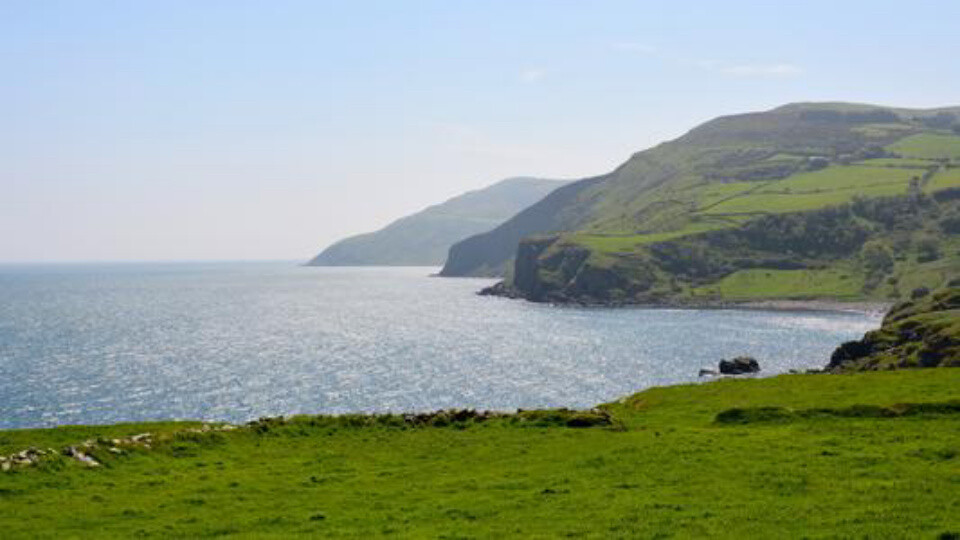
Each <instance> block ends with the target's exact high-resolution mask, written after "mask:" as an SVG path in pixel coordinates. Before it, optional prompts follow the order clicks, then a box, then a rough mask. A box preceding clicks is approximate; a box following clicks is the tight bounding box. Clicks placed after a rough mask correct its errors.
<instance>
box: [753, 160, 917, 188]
mask: <svg viewBox="0 0 960 540" xmlns="http://www.w3.org/2000/svg"><path fill="white" fill-rule="evenodd" d="M920 174H921V173H919V172H917V171H914V170H905V169H895V168H889V167H863V166H858V165H850V166H835V167H829V168H826V169H823V170H821V171H816V172H808V173H802V174H797V175H794V176H791V177H789V178H787V179H786V180H782V181H779V182H772V183H770V184H767V185H766V186H764V187H762V188H760V189H759V190H758V191H757V193H784V192H789V193H818V192H826V191H834V190H849V189H857V190H862V191H863V192H864V193H868V192H869V191H870V190H871V189H872V188H873V187H875V186H886V185H891V184H894V185H899V186H902V189H903V190H906V188H907V184H908V183H909V182H910V179H911V178H913V177H915V176H919V175H920Z"/></svg>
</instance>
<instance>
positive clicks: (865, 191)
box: [705, 183, 906, 214]
mask: <svg viewBox="0 0 960 540" xmlns="http://www.w3.org/2000/svg"><path fill="white" fill-rule="evenodd" d="M905 193H906V183H903V184H899V183H897V184H881V185H876V186H872V187H870V188H861V189H857V188H844V189H834V190H831V191H823V192H813V193H756V194H752V195H745V196H743V197H736V198H734V199H730V200H728V201H726V202H723V203H721V204H718V205H716V206H714V207H713V208H710V209H709V210H707V211H706V212H705V213H706V214H762V213H784V212H802V211H805V210H816V209H818V208H823V207H825V206H834V205H839V204H843V203H846V202H850V201H852V200H853V199H854V198H855V197H857V196H864V195H869V196H872V197H885V196H894V195H904V194H905Z"/></svg>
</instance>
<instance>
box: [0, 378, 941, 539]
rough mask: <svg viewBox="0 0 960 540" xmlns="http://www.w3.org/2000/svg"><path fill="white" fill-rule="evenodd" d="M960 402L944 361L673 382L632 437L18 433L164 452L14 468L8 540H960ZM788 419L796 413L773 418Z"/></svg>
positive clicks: (431, 432) (8, 481)
mask: <svg viewBox="0 0 960 540" xmlns="http://www.w3.org/2000/svg"><path fill="white" fill-rule="evenodd" d="M761 362H762V359H761ZM958 399H960V370H950V369H929V370H917V371H900V372H871V373H859V374H853V375H784V376H778V377H773V378H767V379H746V380H731V379H726V380H720V381H716V382H710V383H705V384H698V385H686V386H675V387H664V388H653V389H650V390H647V391H644V392H641V393H639V394H636V395H634V396H630V397H628V398H625V399H622V400H620V401H617V402H615V403H611V404H609V405H606V406H604V409H606V411H608V412H609V414H610V415H611V417H612V420H613V423H612V425H610V426H594V427H585V428H573V427H567V426H565V425H563V424H551V423H549V422H545V423H538V422H526V423H525V422H516V421H511V420H509V419H499V420H489V421H486V422H482V423H478V422H476V421H473V420H466V421H463V422H456V421H454V422H449V423H445V424H444V425H430V426H420V427H411V426H409V425H405V424H404V423H403V422H396V421H361V420H359V419H356V418H355V419H354V420H352V421H351V420H349V419H340V420H338V419H335V418H330V417H300V418H296V419H291V420H289V421H287V422H285V423H280V422H273V423H265V424H258V425H257V426H254V427H247V428H243V429H240V430H236V431H231V432H224V433H203V434H201V433H181V434H180V435H171V434H170V433H171V431H172V430H175V429H176V427H177V426H176V424H170V423H165V424H128V425H117V426H102V427H73V428H59V429H44V430H22V431H4V432H0V448H2V449H3V451H4V452H10V451H14V450H17V449H21V448H22V447H23V446H24V445H27V444H29V445H33V446H37V447H46V446H54V447H59V446H60V445H63V444H67V441H73V442H79V441H81V440H83V439H86V438H91V437H97V436H101V437H107V438H109V437H119V436H124V435H130V434H134V433H139V432H144V431H148V432H151V433H154V434H156V437H157V442H156V443H155V444H154V446H153V448H151V449H149V450H136V449H131V450H129V451H126V452H125V453H124V454H122V455H114V454H112V453H109V452H100V453H98V454H97V456H98V458H100V459H102V460H103V466H101V467H96V468H87V467H85V466H83V465H82V464H80V463H79V462H77V461H75V460H72V459H69V458H66V457H59V458H52V459H49V460H47V461H45V462H43V463H42V464H41V465H40V466H37V467H28V468H22V469H17V470H15V471H14V472H7V473H3V474H0V508H2V509H3V511H2V512H0V530H2V531H3V537H4V538H71V537H76V538H90V537H132V536H139V537H213V536H235V537H245V538H262V537H276V538H280V537H288V536H295V535H302V536H318V537H332V538H337V537H351V538H358V537H380V536H397V537H428V538H497V537H505V536H518V537H541V538H546V537H586V538H636V537H643V538H654V537H657V538H669V537H683V538H692V537H707V536H710V537H728V538H745V537H753V538H782V537H792V538H799V537H807V538H819V537H830V538H867V537H869V538H938V537H939V536H940V535H943V534H946V533H950V532H960V497H957V493H958V492H960V414H956V409H957V406H956V402H955V401H954V405H950V402H951V401H952V400H958ZM897 403H940V404H941V406H938V408H937V407H927V409H933V410H927V409H925V410H926V412H921V413H918V414H914V415H907V416H899V417H889V418H888V417H882V416H877V415H876V414H874V413H875V412H876V410H877V409H871V408H869V407H860V406H866V405H875V406H882V407H889V406H891V405H894V404H897ZM943 404H947V405H943ZM769 407H780V408H783V409H782V410H779V411H780V412H781V413H783V412H784V411H786V412H788V413H789V414H778V415H775V416H773V417H772V419H771V418H770V417H769V416H770V415H765V414H762V413H763V412H764V411H767V410H769V409H766V408H769ZM951 407H952V408H951ZM731 409H736V410H734V411H733V412H732V413H731V412H730V410H731ZM815 409H816V411H815ZM822 409H827V410H822ZM725 411H726V412H725ZM758 411H759V413H758ZM951 411H953V412H952V413H951ZM721 413H724V415H722V416H721V418H722V419H727V420H728V421H725V422H720V421H718V420H717V419H718V415H719V414H721ZM731 417H732V418H734V421H732V422H731V421H729V418H731ZM183 427H184V428H185V427H188V426H187V425H184V426H183ZM163 433H167V434H168V435H166V436H163V435H162V434H163Z"/></svg>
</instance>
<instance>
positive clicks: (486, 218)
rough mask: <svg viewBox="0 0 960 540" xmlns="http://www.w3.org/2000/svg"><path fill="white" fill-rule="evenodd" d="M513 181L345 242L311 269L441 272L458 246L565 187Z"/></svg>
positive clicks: (313, 262)
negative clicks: (389, 268)
mask: <svg viewBox="0 0 960 540" xmlns="http://www.w3.org/2000/svg"><path fill="white" fill-rule="evenodd" d="M562 185H563V182H562V181H558V180H543V179H539V178H509V179H507V180H502V181H500V182H497V183H496V184H493V185H492V186H488V187H486V188H484V189H480V190H476V191H471V192H468V193H464V194H463V195H459V196H457V197H454V198H452V199H450V200H448V201H446V202H443V203H440V204H437V205H434V206H431V207H429V208H427V209H425V210H423V211H421V212H417V213H416V214H412V215H409V216H406V217H403V218H400V219H398V220H396V221H394V222H393V223H391V224H389V225H387V226H386V227H384V228H383V229H380V230H379V231H376V232H372V233H367V234H360V235H357V236H351V237H349V238H345V239H343V240H341V241H339V242H337V243H335V244H333V245H332V246H330V247H328V248H326V249H324V250H323V252H321V253H320V254H319V255H317V256H316V257H314V258H313V259H312V260H311V261H310V262H309V263H308V266H440V265H442V264H443V262H444V260H446V258H447V251H448V250H449V249H450V246H451V245H453V244H454V243H456V242H458V241H460V240H463V239H464V238H467V237H469V236H472V235H474V234H478V233H482V232H485V231H489V230H490V229H492V228H494V227H496V226H497V225H500V224H501V223H503V222H504V221H506V220H507V219H509V218H511V217H512V216H513V215H515V214H516V213H517V212H519V211H520V210H522V209H524V208H526V207H527V206H530V205H531V204H533V203H535V202H537V201H539V200H540V199H542V198H543V197H544V196H546V195H547V194H548V193H550V192H551V191H553V190H555V189H557V188H558V187H560V186H562Z"/></svg>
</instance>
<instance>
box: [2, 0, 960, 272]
mask: <svg viewBox="0 0 960 540" xmlns="http://www.w3.org/2000/svg"><path fill="white" fill-rule="evenodd" d="M654 5H655V6H656V7H652V6H654ZM911 13H912V14H913V16H912V17H911V18H910V20H909V23H910V24H909V25H906V24H904V17H903V5H902V3H896V4H895V3H893V2H859V1H858V2H847V3H843V4H842V5H838V4H836V3H828V2H823V1H817V2H808V3H804V4H802V5H787V4H767V3H761V2H733V3H729V2H728V3H724V4H723V5H715V4H713V3H710V4H708V3H705V2H687V3H674V4H671V5H669V6H665V5H661V4H649V3H635V2H620V1H616V2H615V1H608V2H591V3H589V4H587V3H575V2H546V1H533V2H525V3H522V4H519V3H513V2H505V1H494V2H485V3H482V4H481V3H475V4H474V3H447V2H439V1H424V2H417V3H410V4H406V3H403V4H402V3H392V2H356V3H350V4H349V5H347V4H340V3H332V2H300V1H285V2H275V3H270V4H263V3H258V2H219V1H210V2H184V1H165V2H153V1H144V2H137V3H122V2H107V1H102V2H99V1H92V2H82V3H81V2H26V1H23V2H20V1H8V2H3V3H2V4H0V20H2V21H3V22H2V23H0V25H2V26H0V27H2V29H3V35H2V36H0V45H2V47H0V68H2V69H3V72H4V73H5V74H6V76H7V84H5V85H2V86H0V113H2V114H3V118H4V122H3V127H2V129H0V160H2V162H3V164H4V168H3V169H2V173H0V188H2V194H3V196H2V197H0V230H2V231H3V234H2V235H0V263H20V262H23V263H38V262H137V261H171V262H187V261H192V260H201V261H237V260H271V261H272V260H278V261H305V260H307V259H309V258H310V257H312V256H313V255H315V254H316V253H317V252H318V251H320V250H321V249H322V248H324V247H326V246H327V245H329V244H331V243H332V242H335V241H336V240H339V239H341V238H343V237H344V236H348V235H353V234H357V233H362V232H368V231H372V230H375V229H379V228H381V227H383V226H384V225H386V224H387V223H389V222H391V221H393V220H395V219H397V218H399V217H402V216H404V215H407V214H410V213H413V212H416V211H419V210H421V209H423V208H425V207H427V206H430V205H432V204H436V203H439V202H441V201H444V200H446V199H449V198H450V197H453V196H456V195H459V194H461V193H463V192H465V191H469V190H475V189H479V188H482V187H485V186H487V185H490V184H493V183H495V182H497V181H499V180H502V179H504V178H508V177H516V176H532V177H540V178H557V179H574V178H581V177H585V176H592V175H597V174H601V173H604V172H608V171H610V170H612V169H613V168H615V167H616V166H617V165H619V164H620V163H622V162H623V161H624V160H625V159H627V158H628V157H629V156H630V154H632V153H634V152H636V151H639V150H642V149H645V148H647V147H650V146H652V145H654V144H657V143H659V142H661V141H663V140H666V139H670V138H674V137H677V136H679V135H681V134H683V133H684V132H685V131H687V130H689V129H690V128H692V127H694V126H696V125H697V124H699V123H701V122H704V121H707V120H709V119H711V118H714V117H716V116H720V115H724V114H733V113H740V112H747V111H755V110H764V109H769V108H773V107H776V106H779V105H782V104H785V103H789V102H795V101H848V102H865V103H875V104H881V105H890V106H901V107H916V108H929V107H938V106H951V105H958V104H960V100H958V94H957V92H956V89H957V88H958V86H960V85H958V83H960V66H957V64H956V62H955V59H954V58H953V56H954V54H955V52H956V51H957V50H958V49H960V37H958V35H957V33H956V31H955V28H954V26H955V22H954V21H955V20H956V19H957V17H958V16H960V4H949V5H948V4H946V3H944V2H932V1H927V2H923V1H920V2H916V3H914V4H912V5H911ZM825 20H828V21H829V24H824V22H825ZM878 44H880V45H878Z"/></svg>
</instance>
